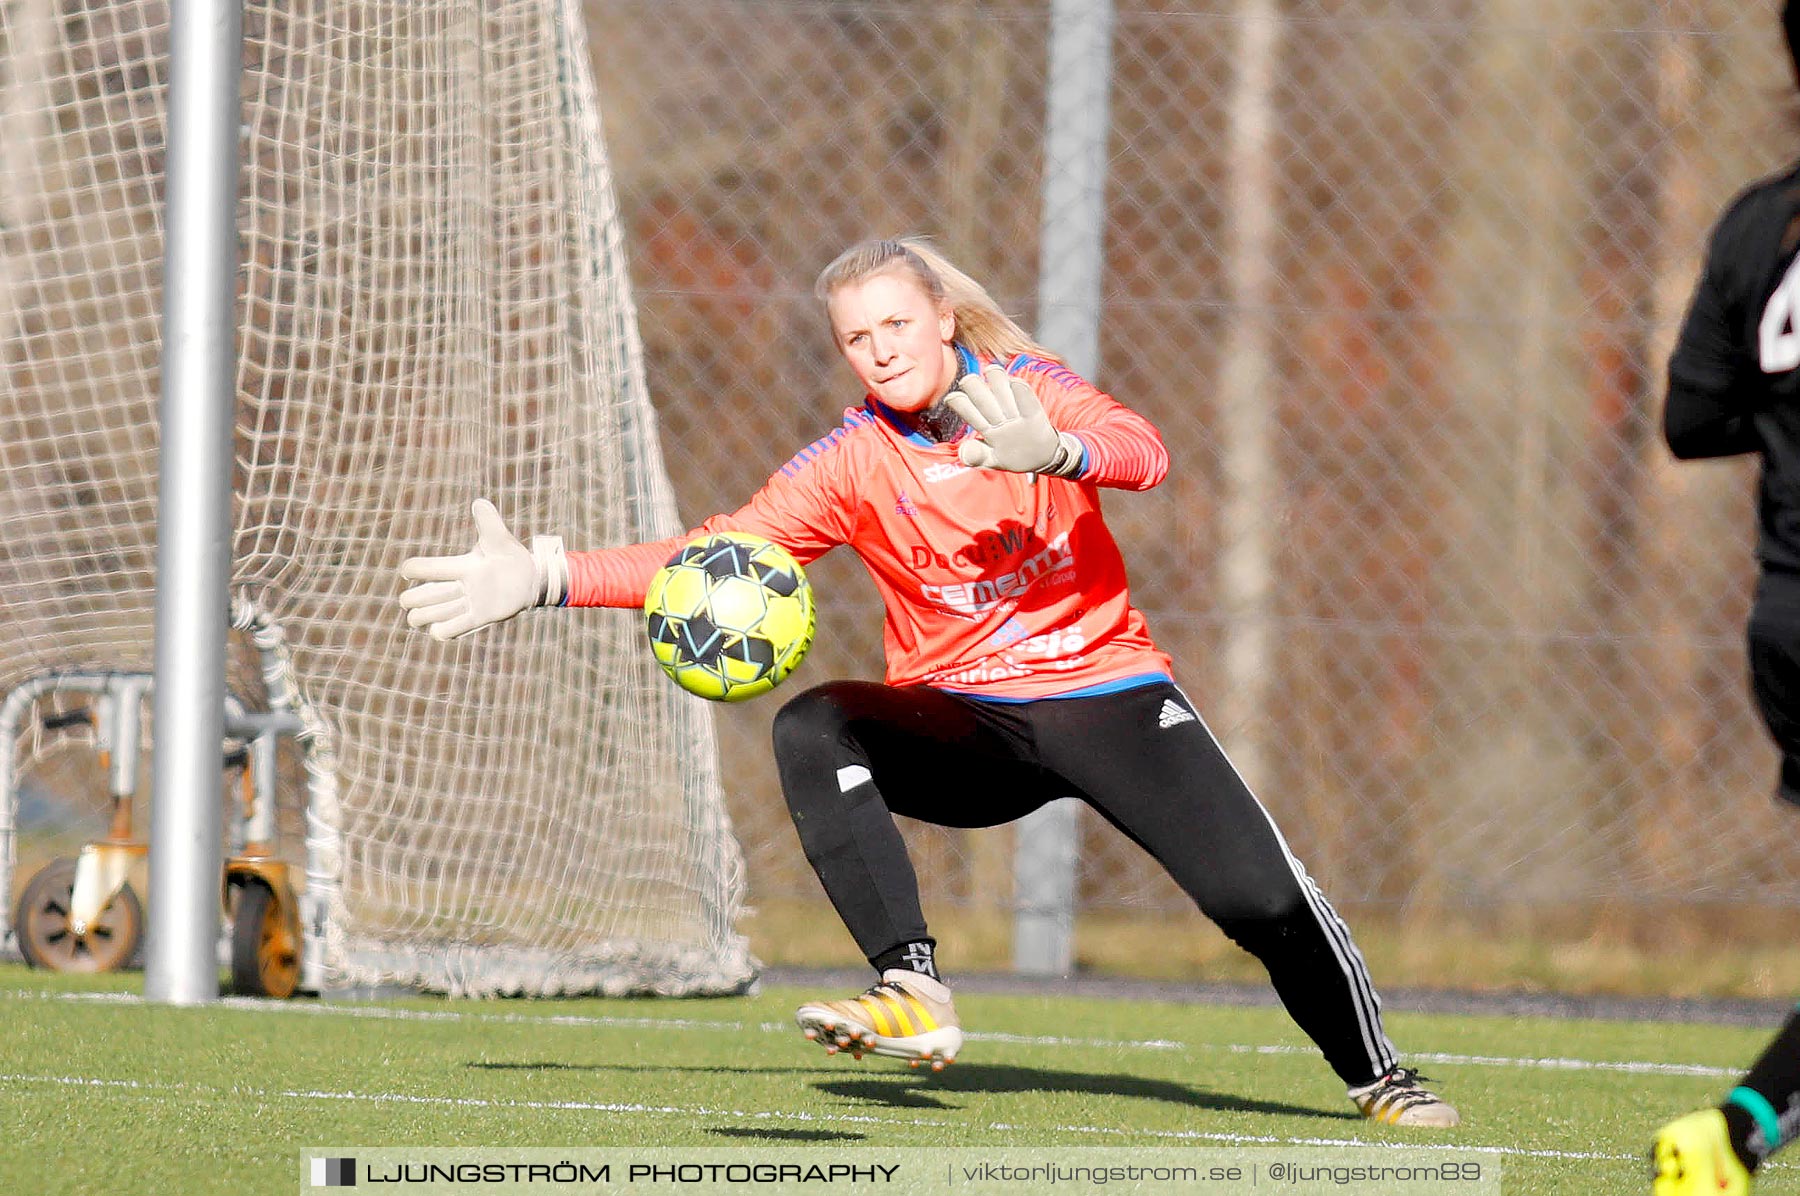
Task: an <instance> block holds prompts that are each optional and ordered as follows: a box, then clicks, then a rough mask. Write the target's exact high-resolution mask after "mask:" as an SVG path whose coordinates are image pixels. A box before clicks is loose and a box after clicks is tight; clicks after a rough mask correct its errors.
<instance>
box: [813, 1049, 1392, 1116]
mask: <svg viewBox="0 0 1800 1196" xmlns="http://www.w3.org/2000/svg"><path fill="white" fill-rule="evenodd" d="M814 1087H816V1088H817V1089H818V1090H819V1091H821V1092H828V1093H830V1094H831V1095H833V1096H841V1097H846V1098H848V1099H850V1100H857V1101H865V1102H867V1103H869V1104H876V1105H886V1106H888V1107H890V1108H896V1109H944V1108H950V1107H952V1106H950V1105H947V1104H946V1103H945V1102H944V1100H943V1099H942V1097H943V1096H949V1095H951V1094H954V1093H1026V1092H1079V1093H1086V1094H1089V1095H1092V1096H1128V1097H1137V1098H1138V1099H1140V1100H1155V1101H1164V1102H1166V1103H1168V1104H1173V1105H1186V1106H1188V1107H1189V1108H1195V1109H1211V1110H1214V1111H1217V1112H1223V1113H1257V1114H1264V1115H1266V1114H1270V1113H1275V1114H1281V1115H1285V1116H1290V1117H1334V1118H1340V1119H1344V1120H1349V1121H1355V1120H1358V1119H1359V1118H1358V1115H1357V1114H1356V1113H1354V1112H1349V1111H1346V1110H1341V1109H1317V1108H1310V1107H1308V1106H1305V1105H1289V1104H1282V1103H1280V1102H1276V1101H1263V1100H1250V1099H1248V1098H1245V1097H1241V1096H1228V1095H1226V1094H1224V1093H1219V1092H1208V1091H1207V1090H1206V1089H1204V1088H1196V1087H1194V1086H1193V1085H1191V1084H1179V1083H1176V1082H1175V1081H1173V1080H1148V1079H1145V1078H1143V1077H1142V1076H1124V1075H1095V1074H1093V1073H1090V1072H1080V1071H1050V1070H1047V1069H1044V1068H1036V1067H1007V1066H1004V1065H995V1064H983V1063H958V1064H956V1065H955V1066H954V1067H951V1068H948V1069H946V1070H945V1071H943V1072H942V1073H939V1074H935V1075H934V1074H928V1073H911V1072H906V1073H900V1074H897V1075H892V1076H873V1075H871V1076H868V1077H858V1078H857V1079H853V1080H824V1081H821V1082H820V1083H818V1084H815V1085H814Z"/></svg>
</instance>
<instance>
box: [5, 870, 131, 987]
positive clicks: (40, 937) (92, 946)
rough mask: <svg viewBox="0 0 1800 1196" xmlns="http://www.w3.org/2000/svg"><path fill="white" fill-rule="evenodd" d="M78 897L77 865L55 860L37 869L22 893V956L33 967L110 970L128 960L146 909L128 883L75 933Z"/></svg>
mask: <svg viewBox="0 0 1800 1196" xmlns="http://www.w3.org/2000/svg"><path fill="white" fill-rule="evenodd" d="M74 893H75V861H74V860H71V859H60V860H52V861H51V862H50V863H48V864H46V865H44V867H43V868H41V869H39V870H38V874H37V875H36V876H34V877H32V878H31V883H30V884H28V885H26V886H25V891H24V892H23V893H22V894H20V895H19V910H18V916H17V917H16V918H14V920H13V925H14V926H16V927H17V928H18V933H19V954H21V955H23V956H24V957H25V962H26V963H28V964H30V965H31V966H32V967H34V968H49V969H50V970H51V971H53V972H110V971H112V970H113V969H114V968H117V967H119V966H121V965H122V964H124V963H125V962H126V961H128V960H129V959H130V958H131V956H132V953H133V952H135V951H136V950H137V946H138V940H139V938H141V937H142V936H143V933H144V907H143V906H142V905H141V904H139V902H138V898H137V894H136V893H134V892H132V889H131V886H130V885H125V886H123V887H122V888H120V889H119V891H118V892H117V893H115V894H114V895H113V899H112V900H111V901H109V902H107V903H106V908H105V909H103V910H101V911H100V916H99V917H98V918H95V919H94V921H93V923H92V924H91V925H89V926H88V928H87V933H86V934H76V933H75V931H74V929H73V928H72V927H70V925H69V906H70V903H71V902H70V899H71V898H72V897H73V896H74Z"/></svg>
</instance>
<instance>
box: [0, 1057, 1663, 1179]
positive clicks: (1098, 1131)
mask: <svg viewBox="0 0 1800 1196" xmlns="http://www.w3.org/2000/svg"><path fill="white" fill-rule="evenodd" d="M27 1084H39V1085H56V1086H60V1087H69V1088H89V1089H103V1090H111V1091H115V1092H122V1093H125V1094H127V1095H143V1096H161V1095H164V1094H169V1093H180V1094H182V1095H185V1096H188V1097H192V1098H198V1099H208V1100H234V1101H236V1100H243V1099H244V1098H251V1099H254V1100H265V1101H266V1100H297V1101H341V1102H360V1103H364V1104H400V1105H421V1106H431V1107H439V1108H454V1109H492V1110H497V1111H502V1112H513V1111H547V1112H578V1113H612V1114H637V1115H640V1116H649V1117H687V1118H693V1117H722V1118H729V1119H731V1120H734V1121H781V1122H799V1123H806V1124H813V1125H819V1124H827V1125H866V1126H919V1127H924V1128H927V1129H946V1130H968V1129H971V1128H974V1129H990V1130H999V1131H1002V1132H1008V1131H1026V1130H1029V1131H1030V1132H1032V1133H1043V1132H1044V1131H1045V1130H1049V1131H1051V1132H1053V1133H1059V1134H1070V1135H1075V1134H1087V1135H1093V1136H1096V1137H1137V1138H1155V1139H1158V1140H1161V1141H1169V1142H1216V1143H1226V1144H1230V1145H1238V1146H1360V1147H1370V1146H1377V1147H1392V1148H1393V1149H1395V1150H1405V1151H1409V1152H1410V1151H1436V1152H1441V1153H1447V1154H1459V1155H1463V1154H1485V1155H1499V1156H1502V1157H1505V1158H1530V1159H1574V1160H1598V1161H1603V1162H1642V1161H1643V1158H1644V1156H1643V1155H1641V1154H1607V1153H1605V1152H1602V1151H1595V1150H1520V1149H1515V1148H1513V1147H1506V1146H1467V1145H1461V1144H1456V1143H1448V1142H1445V1143H1432V1142H1407V1143H1403V1144H1399V1143H1391V1142H1368V1141H1360V1140H1358V1139H1355V1138H1313V1137H1287V1136H1283V1135H1279V1134H1224V1133H1205V1132H1201V1131H1199V1130H1129V1129H1118V1128H1116V1127H1112V1126H1095V1125H1034V1126H1024V1125H1012V1124H1008V1123H1005V1122H990V1123H987V1124H984V1125H971V1124H970V1123H969V1122H967V1121H955V1120H951V1119H948V1118H942V1117H936V1118H929V1117H876V1116H871V1115H869V1114H866V1113H806V1112H794V1111H783V1110H770V1109H728V1108H719V1107H716V1106H710V1105H645V1104H636V1103H627V1102H619V1101H574V1100H568V1101H533V1100H489V1099H486V1098H483V1097H470V1096H420V1095H416V1094H413V1093H405V1092H326V1091H320V1090H316V1089H312V1090H309V1089H273V1088H247V1087H242V1086H236V1085H234V1086H232V1087H230V1088H219V1087H213V1086H208V1085H201V1084H179V1083H176V1084H161V1083H147V1082H145V1081H142V1080H107V1079H99V1078H95V1077H88V1076H34V1075H7V1074H5V1073H0V1088H4V1087H6V1086H9V1085H27Z"/></svg>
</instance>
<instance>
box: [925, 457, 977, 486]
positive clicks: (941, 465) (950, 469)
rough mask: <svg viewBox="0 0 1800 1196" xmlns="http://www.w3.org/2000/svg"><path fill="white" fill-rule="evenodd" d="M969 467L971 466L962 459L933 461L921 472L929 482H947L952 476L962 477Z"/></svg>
mask: <svg viewBox="0 0 1800 1196" xmlns="http://www.w3.org/2000/svg"><path fill="white" fill-rule="evenodd" d="M969 469H970V466H967V465H964V464H963V463H962V462H961V461H933V462H932V463H931V464H930V465H927V466H926V467H925V468H924V469H922V470H920V471H919V473H920V475H921V476H922V477H923V478H924V479H925V480H926V481H928V482H947V481H949V480H950V479H951V478H954V477H961V476H962V475H963V474H965V473H968V472H969Z"/></svg>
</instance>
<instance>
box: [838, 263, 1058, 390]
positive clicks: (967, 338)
mask: <svg viewBox="0 0 1800 1196" xmlns="http://www.w3.org/2000/svg"><path fill="white" fill-rule="evenodd" d="M889 270H893V271H900V272H904V273H906V274H908V275H910V276H911V277H912V278H913V279H914V280H915V281H916V282H918V284H919V285H920V286H921V287H923V288H924V290H925V293H926V294H928V295H930V296H931V298H932V300H933V301H934V302H938V303H945V304H948V305H949V307H950V311H951V313H952V314H953V315H954V316H955V319H956V334H955V335H956V340H957V343H959V344H961V345H963V346H965V347H967V348H968V349H969V350H970V351H972V352H973V353H974V354H975V355H976V356H978V357H985V358H989V359H991V360H993V361H998V362H1002V363H1004V362H1007V361H1010V360H1012V359H1013V357H1015V356H1017V355H1018V354H1020V353H1029V354H1031V355H1032V356H1034V357H1043V358H1047V359H1048V360H1050V361H1055V362H1061V361H1062V358H1060V357H1058V356H1057V355H1056V354H1055V353H1052V352H1051V351H1050V350H1049V349H1046V348H1045V347H1044V346H1043V345H1040V344H1038V343H1037V341H1035V340H1033V339H1032V338H1031V336H1030V334H1029V333H1027V332H1026V331H1025V330H1024V329H1023V328H1021V327H1019V325H1018V323H1017V322H1016V321H1014V320H1013V318H1012V317H1011V316H1009V315H1007V314H1006V313H1005V312H1003V311H1001V310H1000V305H999V304H997V303H995V302H994V297H993V296H992V295H990V294H988V293H987V288H986V287H984V286H982V285H981V284H980V283H978V282H976V281H975V280H974V279H973V278H970V277H969V276H968V275H967V274H964V273H963V272H962V271H961V270H959V269H957V268H956V266H954V265H953V264H951V262H950V259H949V258H947V257H945V256H944V255H943V254H941V253H939V252H938V251H937V249H936V248H935V247H934V246H933V245H932V244H931V243H930V242H929V241H928V240H926V239H925V238H924V237H900V238H894V239H883V240H875V241H863V242H860V243H859V244H856V245H852V246H851V247H850V248H848V249H846V250H844V252H842V253H840V254H838V256H837V257H836V258H835V259H834V260H833V261H832V263H831V264H830V265H829V266H826V267H825V269H824V270H822V271H820V272H819V280H818V282H817V283H815V284H814V286H813V293H814V294H815V295H816V296H817V297H818V299H819V301H820V302H821V303H828V302H830V300H831V297H832V296H833V295H834V294H836V293H837V292H838V291H839V290H840V289H842V288H844V287H846V286H849V285H851V284H852V283H858V282H861V281H863V280H864V279H866V278H871V277H873V276H874V275H877V274H880V273H883V272H884V271H889Z"/></svg>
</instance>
